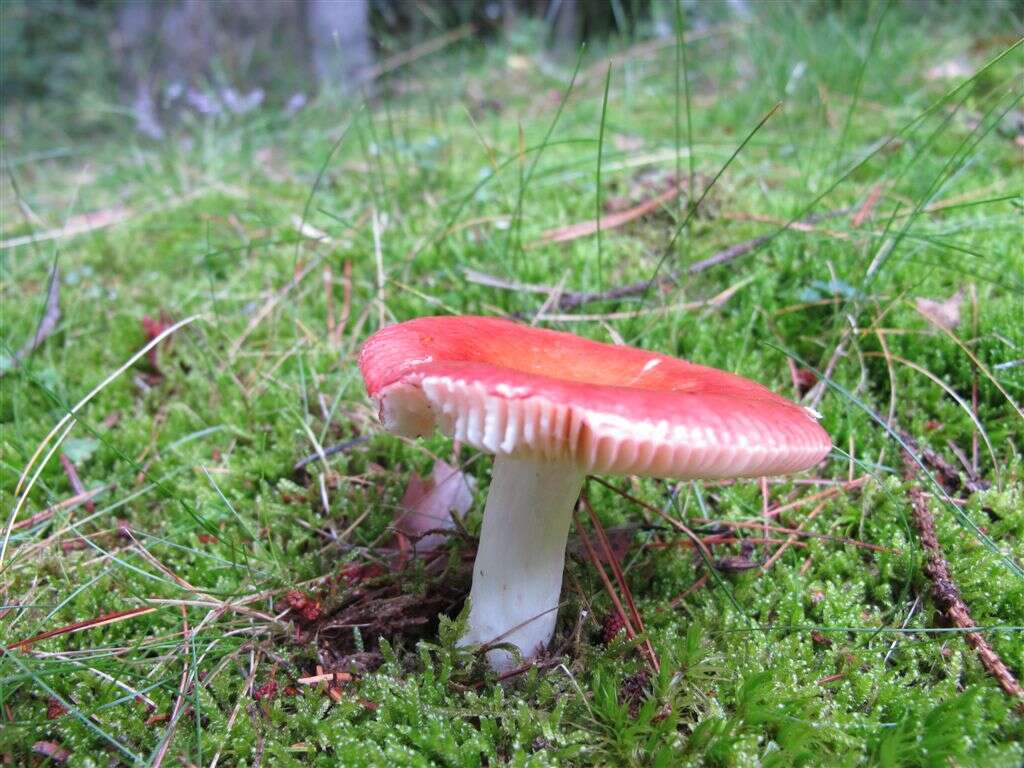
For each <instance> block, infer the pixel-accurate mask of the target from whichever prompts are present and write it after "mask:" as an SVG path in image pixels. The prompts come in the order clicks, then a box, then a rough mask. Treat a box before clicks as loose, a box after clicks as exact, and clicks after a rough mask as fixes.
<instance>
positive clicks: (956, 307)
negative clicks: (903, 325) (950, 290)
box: [917, 290, 964, 331]
mask: <svg viewBox="0 0 1024 768" xmlns="http://www.w3.org/2000/svg"><path fill="white" fill-rule="evenodd" d="M963 303H964V292H963V291H962V290H961V291H957V292H956V293H954V294H953V295H952V296H950V297H949V298H948V299H944V300H943V301H935V300H934V299H926V298H923V297H918V299H917V310H918V312H920V313H921V314H922V315H924V316H925V317H927V318H928V319H929V320H931V321H932V322H933V323H935V325H937V326H939V327H940V328H945V329H946V330H947V331H952V330H953V329H954V328H956V327H957V326H958V325H960V307H961V305H962V304H963Z"/></svg>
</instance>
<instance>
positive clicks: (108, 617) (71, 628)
mask: <svg viewBox="0 0 1024 768" xmlns="http://www.w3.org/2000/svg"><path fill="white" fill-rule="evenodd" d="M155 610H156V608H154V607H152V606H149V605H147V606H143V607H141V608H131V609H129V610H127V611H114V612H113V613H104V614H102V615H100V616H97V617H96V618H94V619H86V620H85V621H76V622H74V623H73V624H67V625H65V626H63V627H58V628H57V629H50V630H47V631H46V632H40V633H39V634H38V635H33V636H32V637H27V638H25V639H24V640H15V641H14V642H13V643H8V644H7V645H6V646H4V650H5V651H10V650H13V649H15V648H21V649H23V650H24V649H26V648H28V646H30V645H34V644H36V643H38V642H40V641H42V640H48V639H49V638H51V637H57V636H58V635H69V634H72V633H74V632H81V631H83V630H86V629H94V628H95V627H104V626H106V625H107V624H114V623H116V622H118V621H124V620H126V619H134V618H135V617H136V616H144V615H145V614H147V613H153V611H155Z"/></svg>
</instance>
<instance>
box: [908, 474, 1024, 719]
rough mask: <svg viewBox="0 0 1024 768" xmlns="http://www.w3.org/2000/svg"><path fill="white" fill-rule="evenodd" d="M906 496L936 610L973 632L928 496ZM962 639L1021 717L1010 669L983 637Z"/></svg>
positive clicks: (1023, 695) (1021, 702)
mask: <svg viewBox="0 0 1024 768" xmlns="http://www.w3.org/2000/svg"><path fill="white" fill-rule="evenodd" d="M907 465H908V466H907V470H908V473H909V475H910V479H911V480H913V479H914V478H915V477H916V475H917V472H916V469H915V468H914V467H913V465H911V464H910V463H909V461H907ZM907 493H908V495H909V496H910V505H911V508H912V510H913V517H914V524H915V525H916V526H917V530H918V532H919V533H920V534H921V546H922V547H923V548H924V550H925V555H926V558H927V560H926V562H925V566H924V569H925V573H927V574H928V578H930V579H931V581H932V598H933V599H934V600H935V604H936V606H938V608H939V610H940V611H942V613H943V614H945V616H946V617H947V618H948V619H949V621H950V622H951V623H953V624H954V625H955V626H957V627H959V628H960V629H965V630H971V629H974V627H975V626H976V625H975V623H974V620H973V619H972V618H971V613H970V610H969V609H968V608H967V604H966V603H965V602H964V600H963V598H962V597H961V596H960V590H959V589H958V588H957V586H956V582H954V581H953V577H952V576H951V575H950V573H949V563H948V562H947V561H946V558H945V556H944V555H943V553H942V547H941V546H940V545H939V539H938V536H937V535H936V533H935V519H934V518H933V517H932V513H931V511H930V510H929V509H928V499H927V496H926V495H925V493H924V491H923V490H921V488H919V487H918V486H916V485H915V486H913V487H911V489H910V490H909V491H908V492H907ZM964 639H965V640H966V641H967V644H968V645H970V646H971V647H972V648H974V650H975V651H976V652H977V654H978V658H979V659H980V660H981V664H982V666H984V667H985V669H986V670H987V671H988V673H989V674H990V675H992V677H994V678H995V679H996V681H997V682H998V683H999V686H1000V687H1001V688H1002V689H1003V690H1004V691H1005V692H1006V694H1007V695H1008V696H1011V697H1013V698H1016V699H1017V700H1018V703H1017V711H1018V712H1020V713H1021V714H1024V689H1022V688H1021V685H1020V683H1019V682H1017V678H1016V677H1014V675H1013V672H1011V671H1010V669H1009V667H1007V666H1006V664H1005V663H1003V660H1002V659H1001V658H1000V657H999V654H997V653H996V651H995V649H993V648H992V646H991V645H989V643H988V641H987V640H986V639H985V636H984V635H982V634H981V633H979V632H970V631H968V632H966V633H965V634H964Z"/></svg>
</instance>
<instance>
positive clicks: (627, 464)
mask: <svg viewBox="0 0 1024 768" xmlns="http://www.w3.org/2000/svg"><path fill="white" fill-rule="evenodd" d="M359 367H360V370H361V371H362V374H363V379H364V380H365V382H366V389H367V391H368V392H369V394H370V396H371V397H372V398H373V399H374V400H375V401H376V402H377V404H378V406H379V408H380V417H381V421H382V422H383V423H384V425H385V427H387V428H388V429H389V430H391V431H393V432H397V433H399V434H406V435H409V436H414V435H423V434H428V433H429V432H430V431H431V430H432V429H433V428H434V426H435V425H436V426H438V427H439V428H440V429H441V430H442V431H444V432H445V433H447V434H449V435H451V436H452V437H455V438H456V439H458V440H461V441H462V442H464V443H467V444H469V445H472V446H474V447H475V448H478V449H480V450H483V451H487V452H489V453H495V454H506V455H537V456H543V457H550V458H552V459H555V458H557V459H561V460H570V461H574V462H576V463H577V464H579V466H580V467H582V468H583V469H584V470H585V471H587V472H595V473H609V474H637V475H651V476H656V477H674V478H680V479H688V478H723V477H759V476H761V475H776V474H785V473H788V472H796V471H798V470H801V469H806V468H808V467H810V466H813V465H814V464H816V463H817V462H818V461H820V460H821V459H822V458H824V456H825V455H826V454H827V453H828V452H829V449H830V448H831V441H830V439H829V436H828V434H827V433H826V432H825V430H824V429H822V428H821V427H820V426H819V425H818V423H817V421H816V420H815V418H814V417H813V416H812V415H811V412H809V411H808V410H807V409H806V408H803V407H801V406H799V405H796V404H795V403H792V402H790V401H789V400H786V399H785V398H782V397H780V396H779V395H776V394H775V393H774V392H771V391H770V390H768V389H766V388H765V387H763V386H761V385H760V384H757V383H755V382H753V381H749V380H747V379H744V378H742V377H740V376H735V375H733V374H731V373H726V372H725V371H719V370H716V369H714V368H707V367H705V366H702V365H694V364H693V363H688V362H686V361H684V360H679V359H677V358H673V357H668V356H666V355H661V354H658V353H656V352H648V351H646V350H642V349H636V348H634V347H624V346H614V345H611V344H602V343H600V342H596V341H591V340H589V339H584V338H580V337H579V336H574V335H572V334H569V333H560V332H557V331H549V330H543V329H538V328H530V327H527V326H523V325H519V324H517V323H513V322H509V321H507V320H501V319H498V318H492V317H424V318H419V319H417V320H410V321H409V322H405V323H400V324H398V325H392V326H390V327H388V328H384V329H383V330H381V331H379V332H377V333H376V334H374V335H373V336H372V337H371V338H370V339H369V340H368V341H367V342H366V344H365V345H364V346H363V349H362V352H361V353H360V355H359Z"/></svg>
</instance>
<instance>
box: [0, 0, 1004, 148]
mask: <svg viewBox="0 0 1024 768" xmlns="http://www.w3.org/2000/svg"><path fill="white" fill-rule="evenodd" d="M770 5H771V4H762V3H756V2H750V0H720V1H712V0H685V2H682V3H681V4H680V5H679V9H680V10H681V17H680V18H679V19H677V7H676V4H674V3H670V2H664V1H662V0H217V1H216V2H211V1H208V0H165V1H164V2H149V1H148V0H117V1H114V2H102V1H98V0H5V1H4V2H3V3H0V49H2V59H3V61H2V91H3V94H2V98H3V106H4V126H5V133H6V135H7V136H8V137H11V136H12V135H16V134H18V133H19V132H20V130H19V126H23V124H24V121H26V120H28V121H29V122H31V120H32V119H33V118H34V117H38V116H39V114H38V112H33V106H34V105H36V106H38V105H39V104H42V103H47V102H48V103H49V105H50V107H51V112H50V114H49V115H48V116H49V117H51V118H52V117H53V113H52V108H53V106H54V105H55V104H63V105H65V107H67V108H68V109H69V111H73V114H71V115H69V116H68V119H67V120H66V121H64V122H65V129H66V130H68V131H70V132H71V133H72V135H74V134H75V133H80V132H86V133H89V132H95V131H99V130H107V129H109V128H110V126H111V124H113V123H117V124H121V125H123V124H124V123H125V120H130V121H132V122H133V124H134V126H135V128H136V129H137V130H138V131H139V132H140V133H141V134H143V135H144V136H147V137H149V138H153V139H159V138H162V137H163V136H164V135H165V133H166V131H167V129H168V127H169V126H173V125H175V124H177V123H180V122H181V120H182V119H186V120H191V119H194V118H196V117H200V118H203V117H206V118H208V117H211V116H216V115H220V114H244V113H248V112H252V111H254V110H257V109H260V108H267V107H271V108H281V109H284V110H286V111H287V112H295V111H297V110H299V109H301V108H302V107H303V106H304V105H306V104H307V103H308V102H309V100H310V99H311V98H313V97H314V96H315V95H317V94H321V95H326V96H331V97H373V96H381V95H386V92H387V91H389V90H392V91H393V90H398V91H401V90H402V88H403V84H402V83H401V81H394V80H391V79H389V77H388V76H389V75H390V74H392V73H394V72H396V71H399V70H401V69H402V68H403V67H404V66H405V65H407V64H409V63H410V62H413V61H416V60H418V59H420V58H422V57H423V56H426V55H431V54H433V53H436V52H438V51H440V50H444V49H449V48H453V47H460V46H461V48H462V49H463V50H464V51H476V52H478V53H479V52H480V51H481V50H482V49H483V48H484V47H486V46H487V45H488V44H489V43H495V42H498V41H501V42H502V43H504V44H507V45H509V46H511V48H512V49H519V50H522V51H523V52H526V53H529V54H530V55H533V54H534V53H537V52H542V53H543V54H544V55H545V56H546V57H548V58H550V59H551V60H553V61H559V60H561V61H562V63H563V64H564V63H565V62H564V60H565V59H566V58H569V59H572V58H574V57H575V56H576V54H577V52H578V51H579V50H580V48H581V44H583V43H586V44H587V45H589V46H590V47H591V49H592V50H593V49H594V48H595V47H596V48H597V49H598V50H600V49H601V48H602V47H607V46H615V45H621V44H622V43H624V42H625V43H630V42H636V41H638V40H644V39H650V40H657V39H659V38H662V39H664V38H670V37H671V36H672V35H673V34H675V30H676V26H677V21H678V22H681V23H683V24H685V26H686V28H687V29H689V30H690V31H696V32H699V31H700V30H706V29H710V28H713V27H714V25H716V24H721V23H723V22H725V21H732V22H735V21H743V20H750V19H751V18H752V17H753V16H754V15H757V14H760V13H762V12H764V11H766V10H768V9H769V6H770ZM780 5H781V4H780ZM798 6H799V7H800V8H801V11H802V13H804V14H805V15H806V17H807V18H811V19H813V18H815V17H818V18H824V17H826V16H835V17H841V18H842V19H843V23H847V24H849V23H853V24H855V25H856V24H857V23H863V22H864V20H866V19H867V18H869V17H871V16H872V14H873V11H872V8H873V5H872V4H870V3H866V2H843V1H842V0H814V1H813V2H807V3H802V4H798ZM1021 7H1022V6H1021V4H1020V3H1018V2H1013V0H1005V1H1000V0H989V2H984V3H974V4H963V6H961V4H956V3H945V2H912V3H905V4H901V14H902V15H910V16H911V17H914V16H917V17H919V18H920V19H921V21H922V22H926V21H928V20H929V19H933V20H934V19H935V17H949V16H951V15H953V16H963V15H969V14H976V15H977V16H979V17H980V18H981V19H982V23H986V24H987V25H988V26H990V28H991V29H993V30H994V29H998V28H999V27H1000V25H1005V24H1006V23H1007V22H1011V26H1012V20H1013V19H1017V20H1018V21H1017V23H1019V19H1020V13H1021ZM669 53H670V51H669ZM472 63H476V64H478V65H479V64H480V63H482V62H481V60H480V59H479V58H478V59H477V60H476V61H475V62H472ZM571 63H572V62H571V61H569V64H571Z"/></svg>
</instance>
